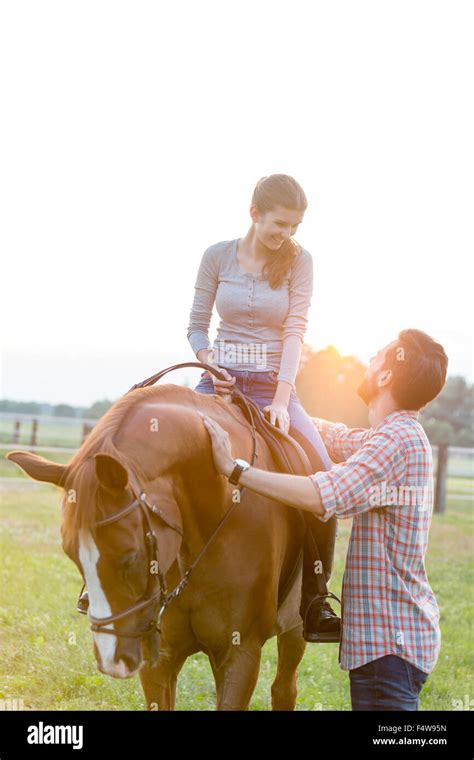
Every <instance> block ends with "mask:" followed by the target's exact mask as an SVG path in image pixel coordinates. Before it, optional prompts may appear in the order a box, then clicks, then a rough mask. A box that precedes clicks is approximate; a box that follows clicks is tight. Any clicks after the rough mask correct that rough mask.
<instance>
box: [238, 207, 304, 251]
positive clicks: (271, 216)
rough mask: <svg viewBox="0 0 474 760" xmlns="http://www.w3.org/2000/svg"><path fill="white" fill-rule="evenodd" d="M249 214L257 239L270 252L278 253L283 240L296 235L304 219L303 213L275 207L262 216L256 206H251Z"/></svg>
mask: <svg viewBox="0 0 474 760" xmlns="http://www.w3.org/2000/svg"><path fill="white" fill-rule="evenodd" d="M250 214H251V216H252V219H253V222H254V224H255V230H256V233H257V237H258V239H259V240H260V242H261V243H262V244H263V245H265V246H266V247H267V248H269V249H270V250H271V251H278V250H279V248H281V246H282V244H283V243H284V242H285V240H288V238H290V237H292V236H293V235H294V234H295V233H296V231H297V229H298V225H299V224H301V222H302V221H303V217H304V211H295V210H294V209H290V208H283V206H276V208H274V209H273V210H272V211H266V212H265V213H264V214H262V213H261V212H260V211H259V210H258V208H257V207H256V206H252V207H251V209H250Z"/></svg>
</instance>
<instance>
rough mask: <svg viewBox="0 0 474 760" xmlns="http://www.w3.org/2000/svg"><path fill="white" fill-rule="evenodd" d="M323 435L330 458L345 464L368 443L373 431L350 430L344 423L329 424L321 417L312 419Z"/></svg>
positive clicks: (364, 429)
mask: <svg viewBox="0 0 474 760" xmlns="http://www.w3.org/2000/svg"><path fill="white" fill-rule="evenodd" d="M311 419H312V421H313V423H314V425H315V427H316V428H317V430H318V431H319V433H320V434H321V438H322V439H323V441H324V445H325V446H326V448H327V450H328V453H329V456H330V457H331V459H332V460H333V461H335V462H344V461H345V460H346V459H349V457H351V456H352V455H353V454H355V453H356V451H359V449H360V448H362V446H363V445H364V444H365V443H366V442H367V440H368V439H369V435H370V434H371V433H372V430H371V429H370V428H369V429H368V428H348V427H347V425H344V423H343V422H329V420H323V419H321V418H320V417H311Z"/></svg>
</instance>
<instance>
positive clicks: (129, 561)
mask: <svg viewBox="0 0 474 760" xmlns="http://www.w3.org/2000/svg"><path fill="white" fill-rule="evenodd" d="M136 559H137V552H133V553H132V554H127V555H126V556H125V557H122V559H121V560H120V567H121V568H122V569H123V570H128V569H129V568H130V567H132V565H133V564H134V563H135V562H136Z"/></svg>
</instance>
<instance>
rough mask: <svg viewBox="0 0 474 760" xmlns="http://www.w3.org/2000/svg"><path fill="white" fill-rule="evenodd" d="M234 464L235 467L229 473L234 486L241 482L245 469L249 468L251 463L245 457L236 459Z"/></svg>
mask: <svg viewBox="0 0 474 760" xmlns="http://www.w3.org/2000/svg"><path fill="white" fill-rule="evenodd" d="M234 465H235V467H234V469H233V470H232V472H231V473H230V475H229V483H232V484H233V485H234V486H236V485H237V483H238V482H239V479H240V476H241V475H242V473H243V472H244V471H245V470H248V468H249V467H250V465H249V463H248V462H246V461H245V459H234Z"/></svg>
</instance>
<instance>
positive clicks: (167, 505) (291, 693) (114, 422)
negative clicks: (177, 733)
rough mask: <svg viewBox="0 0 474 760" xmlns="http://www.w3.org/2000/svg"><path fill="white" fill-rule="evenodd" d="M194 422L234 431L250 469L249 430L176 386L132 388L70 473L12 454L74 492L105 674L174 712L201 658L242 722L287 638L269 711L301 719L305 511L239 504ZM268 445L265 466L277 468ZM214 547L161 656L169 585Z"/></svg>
mask: <svg viewBox="0 0 474 760" xmlns="http://www.w3.org/2000/svg"><path fill="white" fill-rule="evenodd" d="M197 410H200V411H202V412H204V413H205V414H207V415H209V416H210V417H212V418H213V419H215V420H216V421H217V422H218V423H219V424H220V425H221V426H222V427H223V428H224V429H225V430H227V431H228V433H229V436H230V439H231V443H232V450H233V453H234V456H240V457H243V458H245V459H248V460H250V459H251V455H252V445H253V438H252V433H251V428H250V425H249V424H248V422H247V421H246V419H245V418H244V415H243V414H242V412H241V411H240V410H239V408H238V407H237V406H236V405H235V404H227V403H225V402H224V401H222V400H221V398H219V397H218V396H216V395H212V396H206V395H204V394H200V393H196V392H195V391H193V390H191V389H189V388H184V387H181V386H177V385H172V384H167V385H161V386H158V387H156V386H154V387H148V388H139V389H137V390H132V391H131V392H129V393H128V394H127V395H125V396H124V397H123V398H121V399H120V400H119V401H117V402H116V403H115V404H114V405H113V407H112V408H111V409H110V410H109V411H108V412H107V414H105V415H104V417H103V418H102V419H101V420H100V421H99V422H98V424H97V425H96V427H95V428H94V430H93V431H92V432H91V433H90V435H89V437H88V438H87V439H86V441H85V442H84V443H83V445H82V446H81V448H80V449H79V451H78V452H77V453H76V454H75V456H74V457H73V459H72V460H71V461H70V463H69V464H68V465H62V464H56V463H54V462H50V461H48V460H46V459H44V458H43V457H40V456H38V455H36V454H32V453H29V452H25V451H14V452H10V453H9V454H8V455H7V456H8V459H10V460H12V461H14V462H16V463H17V464H18V465H19V466H20V467H22V468H23V470H25V472H26V473H27V474H28V475H30V476H31V477H32V478H34V479H36V480H41V481H46V482H49V483H54V484H55V485H57V486H59V487H61V488H63V489H64V496H63V500H62V512H63V515H62V525H61V534H62V541H63V548H64V551H65V552H66V554H67V555H68V556H69V557H70V558H71V559H72V560H73V561H74V562H75V564H76V565H77V567H78V568H79V571H80V573H81V575H82V577H83V579H84V582H85V583H86V584H87V589H88V593H89V599H90V607H89V616H90V619H91V620H92V621H93V625H92V629H93V648H94V654H95V657H96V660H97V665H98V668H99V670H100V671H101V672H103V673H106V674H108V675H111V676H115V677H118V678H127V677H130V676H133V675H135V674H136V673H137V672H139V675H140V678H141V682H142V686H143V690H144V693H145V698H146V702H147V706H148V708H149V709H159V710H170V709H173V708H174V706H175V693H176V681H177V676H178V673H179V671H180V669H181V667H182V665H183V663H184V662H185V660H186V659H187V658H188V657H189V656H190V655H192V654H194V653H195V652H199V651H202V652H205V653H206V654H207V656H208V657H209V660H210V664H211V667H212V671H213V674H214V678H215V683H216V693H217V708H218V709H219V710H245V709H247V708H248V705H249V701H250V699H251V696H252V693H253V691H254V688H255V684H256V682H257V678H258V673H259V667H260V658H261V650H262V646H263V644H264V643H265V641H267V640H268V639H269V638H271V637H273V636H275V635H276V636H277V637H278V670H277V673H276V677H275V679H274V681H273V684H272V690H271V692H272V708H273V709H274V710H292V709H294V707H295V702H296V693H297V690H296V679H297V673H296V671H297V667H298V664H299V663H300V661H301V659H302V657H303V654H304V649H305V642H304V640H303V637H302V621H301V617H300V614H299V604H300V597H301V562H300V561H299V560H300V554H301V547H302V544H303V538H304V531H305V528H304V523H303V521H302V520H301V518H300V515H299V513H298V511H297V510H294V509H291V508H289V507H286V506H284V505H282V504H277V503H276V502H274V501H271V500H269V499H267V498H265V497H263V496H260V495H258V494H255V493H252V492H249V491H247V490H245V489H243V491H242V492H240V491H238V490H237V489H236V488H235V487H234V486H232V485H231V484H229V483H228V481H227V479H226V478H225V477H223V476H221V475H219V474H218V473H217V472H216V470H215V468H214V464H213V458H212V452H211V443H210V438H209V435H208V433H207V431H206V429H205V427H204V425H203V422H202V420H201V418H200V417H199V415H198V414H197ZM257 437H258V441H257V443H258V460H257V466H258V467H260V468H262V469H269V470H273V469H275V466H274V464H273V460H272V457H271V455H270V452H269V450H268V448H267V446H266V444H265V443H264V441H263V439H262V438H261V437H260V436H257ZM141 492H145V494H146V500H147V504H148V506H150V505H156V507H157V508H158V510H157V511H155V512H153V511H151V510H148V511H147V509H145V507H144V506H143V503H142V502H140V499H137V498H136V497H137V496H138V495H139V494H140V493H141ZM128 505H131V507H130V508H128ZM137 505H138V506H139V507H140V508H134V507H136V506H137ZM232 507H233V508H232ZM231 508H232V511H231V512H230V513H229V516H228V519H227V520H226V521H225V522H224V523H223V524H222V526H221V528H220V529H219V530H218V531H217V533H216V534H215V536H214V538H213V539H212V540H211V542H210V543H209V545H208V546H207V547H206V544H207V542H208V539H209V537H210V536H212V534H213V533H214V531H215V530H216V526H217V525H218V524H219V521H220V520H221V519H222V518H223V516H225V515H226V513H227V510H229V509H231ZM98 523H102V524H101V525H98ZM151 533H154V534H155V535H156V542H157V545H156V547H155V549H156V556H157V558H159V568H158V570H156V568H155V570H154V572H157V573H158V574H159V573H160V572H161V573H162V577H161V580H160V584H161V586H160V592H157V593H154V591H153V590H152V592H151V593H150V590H149V579H150V573H151V572H152V571H151V570H150V552H149V547H147V545H146V541H145V540H144V536H145V537H147V538H150V534H151ZM203 548H205V551H204V553H203V554H202V556H201V558H200V560H199V562H198V564H197V565H196V566H195V568H194V569H193V572H192V574H191V575H190V576H189V581H188V584H187V585H186V587H185V588H184V589H183V590H182V593H180V594H179V595H177V596H176V598H174V599H173V600H172V601H170V603H169V606H166V608H165V610H164V612H163V614H162V618H161V635H159V638H158V639H157V640H156V641H155V644H156V645H157V644H158V643H159V649H158V646H155V647H154V646H153V637H154V636H156V637H158V634H150V630H152V629H154V627H155V626H154V623H155V622H156V620H157V609H159V608H160V606H161V605H162V603H163V593H162V592H163V587H162V585H163V583H165V582H166V583H167V584H168V586H170V587H173V588H174V587H175V586H176V584H178V582H179V581H180V579H182V577H183V576H184V575H185V573H186V571H187V570H188V569H189V568H190V566H191V564H192V563H193V561H194V559H195V558H196V557H197V556H198V555H199V553H200V552H201V551H202V550H203ZM153 557H154V555H152V559H153ZM143 599H145V602H143V603H141V604H140V603H138V602H139V600H143ZM123 611H124V612H123ZM122 613H123V614H122ZM111 619H112V620H111ZM94 623H95V624H94ZM145 632H146V636H148V638H146V636H145ZM146 642H151V643H149V645H148V647H147V646H146V645H145V643H146Z"/></svg>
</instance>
